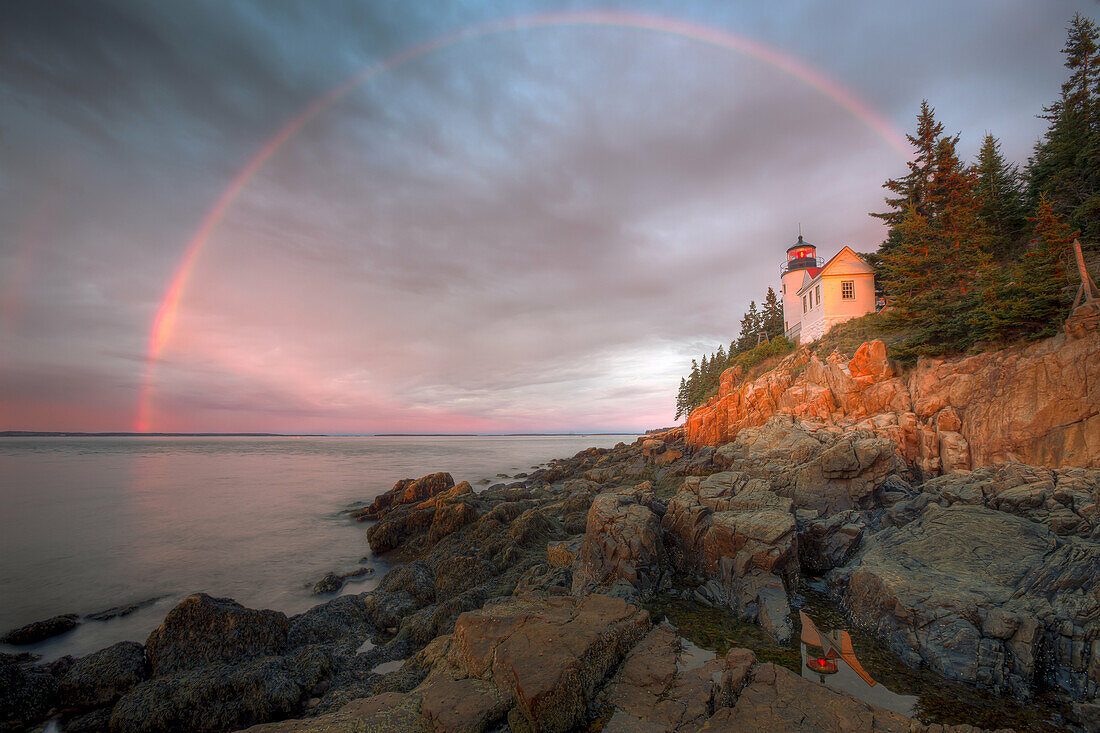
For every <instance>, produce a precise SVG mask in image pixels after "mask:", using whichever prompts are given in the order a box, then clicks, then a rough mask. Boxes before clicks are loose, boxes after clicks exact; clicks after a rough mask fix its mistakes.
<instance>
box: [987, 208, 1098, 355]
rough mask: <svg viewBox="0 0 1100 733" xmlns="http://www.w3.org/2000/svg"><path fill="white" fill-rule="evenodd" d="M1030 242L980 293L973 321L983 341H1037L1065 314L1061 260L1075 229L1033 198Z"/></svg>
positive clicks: (1066, 300) (1067, 296) (1065, 281)
mask: <svg viewBox="0 0 1100 733" xmlns="http://www.w3.org/2000/svg"><path fill="white" fill-rule="evenodd" d="M1031 221H1032V222H1034V225H1035V227H1034V229H1033V230H1032V240H1031V242H1030V243H1029V244H1028V246H1027V250H1026V252H1024V254H1023V256H1022V257H1020V259H1019V260H1018V261H1017V262H1015V263H1014V265H1013V266H1012V268H1011V269H1010V270H1009V271H1008V273H1007V275H1005V276H1002V277H1001V278H999V279H998V280H997V281H996V282H995V284H994V287H992V288H990V290H989V291H988V292H987V293H986V294H985V298H984V299H983V303H982V309H981V311H980V312H979V314H978V316H977V317H976V319H975V323H976V324H978V325H979V326H980V328H981V335H982V338H984V339H996V340H1005V339H1014V338H1020V337H1026V338H1041V337H1044V336H1050V335H1052V334H1054V333H1056V332H1057V330H1058V327H1059V325H1060V324H1061V323H1062V321H1063V320H1064V319H1065V317H1066V315H1067V314H1068V312H1069V305H1070V294H1069V293H1068V292H1067V290H1066V285H1067V284H1068V282H1069V280H1068V278H1067V275H1066V259H1067V257H1068V255H1069V252H1070V246H1071V244H1072V242H1073V239H1074V237H1076V236H1078V233H1077V232H1076V231H1073V230H1071V229H1070V227H1069V225H1068V224H1066V222H1065V221H1063V220H1062V218H1061V217H1060V216H1058V215H1057V214H1056V213H1055V212H1054V207H1053V205H1052V204H1051V203H1050V201H1049V200H1048V199H1047V197H1046V195H1045V194H1044V195H1041V196H1040V198H1039V207H1038V210H1037V211H1036V213H1035V216H1034V217H1032V218H1031Z"/></svg>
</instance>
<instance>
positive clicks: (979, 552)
mask: <svg viewBox="0 0 1100 733" xmlns="http://www.w3.org/2000/svg"><path fill="white" fill-rule="evenodd" d="M1097 567H1100V544H1098V543H1095V542H1091V541H1085V540H1080V539H1078V538H1075V537H1070V538H1061V537H1059V536H1057V535H1056V534H1054V533H1053V532H1051V531H1050V529H1048V528H1047V527H1045V526H1043V525H1041V524H1038V523H1036V522H1031V521H1028V520H1026V519H1023V518H1021V517H1018V516H1013V515H1010V514H1007V513H1005V512H1000V511H995V510H992V509H989V508H987V507H985V506H977V505H971V504H962V503H958V504H954V505H952V506H949V507H947V508H943V507H941V506H939V505H938V504H936V503H932V502H928V503H926V504H924V506H923V508H922V509H921V510H920V511H919V512H918V513H916V515H915V518H913V519H912V521H909V522H908V523H906V524H904V525H903V526H901V527H890V528H887V529H884V530H882V531H880V532H877V533H874V534H873V535H870V536H868V537H866V538H865V539H864V542H863V545H862V547H861V548H860V549H859V551H858V552H857V553H856V556H855V557H854V558H853V560H852V562H851V563H850V564H848V565H847V566H845V567H843V568H839V569H837V570H833V571H832V572H831V573H830V574H829V575H828V582H829V584H830V586H831V587H832V589H833V591H834V592H835V593H837V594H838V595H840V597H841V599H842V600H843V602H844V604H845V606H846V607H847V608H848V609H849V611H850V615H851V618H852V620H853V621H854V622H855V623H856V624H857V625H860V626H862V627H864V628H866V629H869V630H871V631H872V632H874V633H876V634H878V635H879V636H881V637H883V638H884V639H886V640H887V641H888V642H889V644H890V645H891V647H892V648H893V649H894V651H895V652H896V653H898V654H899V655H900V656H901V657H902V658H903V659H904V660H906V661H907V662H909V663H910V664H912V665H914V666H917V665H924V666H927V667H930V668H931V669H932V670H934V671H935V672H937V673H938V674H940V675H942V676H944V677H947V678H948V679H956V680H962V681H964V682H969V683H972V684H978V685H981V686H983V687H987V688H991V689H994V690H996V691H998V692H1009V693H1012V694H1014V695H1016V696H1018V697H1024V698H1027V697H1029V696H1030V695H1031V694H1032V692H1033V690H1034V689H1035V688H1036V687H1037V686H1039V685H1040V684H1043V685H1047V686H1050V687H1053V688H1059V689H1061V690H1063V691H1064V692H1065V693H1066V694H1068V695H1070V696H1071V697H1073V698H1075V699H1090V698H1093V697H1095V696H1096V694H1097V691H1098V683H1100V679H1098V677H1100V664H1098V663H1097V662H1096V661H1095V654H1096V653H1097V651H1100V645H1098V644H1097V643H1096V640H1097V638H1098V637H1100V576H1098V575H1097V573H1096V568H1097Z"/></svg>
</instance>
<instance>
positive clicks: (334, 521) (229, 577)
mask: <svg viewBox="0 0 1100 733" xmlns="http://www.w3.org/2000/svg"><path fill="white" fill-rule="evenodd" d="M633 437H634V436H608V435H593V436H583V435H582V436H508V437H472V436H446V437H435V436H432V437H302V438H295V437H261V438H253V437H124V438H106V437H81V438H60V437H58V438H0V634H2V633H4V632H6V631H7V630H8V629H11V628H14V627H18V626H21V625H23V624H26V623H29V622H32V621H37V620H40V619H44V618H48V617H51V616H56V615H59V614H64V613H75V614H80V615H81V616H85V615H88V614H93V613H96V612H99V611H102V610H104V609H109V608H113V607H118V606H124V605H129V604H138V603H142V602H145V601H148V600H150V599H156V600H155V601H154V602H152V603H149V604H148V605H145V606H143V607H142V608H140V609H139V610H137V611H135V612H133V613H130V614H128V615H126V616H122V617H117V618H114V619H111V620H108V621H85V622H84V623H82V624H81V625H80V626H78V627H77V628H76V629H75V630H74V631H72V632H69V633H68V634H64V635H62V636H60V637H56V638H54V639H51V640H48V641H45V642H42V643H41V644H37V645H34V646H30V647H18V648H15V647H4V646H3V645H0V650H2V651H16V650H17V649H18V650H24V651H32V652H35V653H38V654H42V655H43V656H44V658H45V659H54V658H57V657H59V656H62V655H64V654H73V655H81V654H86V653H89V652H91V651H95V650H96V649H100V648H102V647H104V646H107V645H109V644H112V643H114V642H117V641H122V640H126V639H132V640H135V641H142V642H143V641H144V640H145V638H146V636H148V634H149V632H150V631H152V630H153V629H154V628H155V627H156V626H157V625H158V624H159V623H160V622H161V620H162V619H163V618H164V615H165V614H166V613H167V612H168V611H169V610H170V609H171V608H172V607H173V606H174V605H175V604H176V603H178V602H179V600H180V599H182V598H183V597H185V596H186V595H188V594H190V593H193V592H196V591H204V592H206V593H210V594H211V595H215V596H228V597H230V598H233V599H235V600H237V601H238V602H240V603H243V604H244V605H246V606H250V607H253V608H274V609H278V610H280V611H283V612H285V613H288V614H293V613H300V612H301V611H304V610H306V609H307V608H309V607H310V606H312V605H314V604H316V603H319V602H323V601H324V600H326V598H324V597H317V596H313V595H312V594H311V589H312V586H313V584H314V583H315V582H316V581H318V580H320V579H321V577H322V576H324V575H325V573H327V572H329V571H339V572H345V571H348V570H352V569H355V568H357V567H359V566H360V562H361V561H363V560H364V558H365V562H364V564H366V565H368V566H371V567H373V568H374V569H375V570H374V573H373V575H371V576H369V577H368V578H367V579H365V580H363V581H361V582H350V583H348V584H347V585H346V586H345V587H344V590H343V591H342V592H344V593H360V592H363V591H365V590H369V589H370V588H371V587H373V586H374V585H375V584H376V583H377V581H378V579H380V578H381V576H382V575H384V574H385V571H386V568H387V565H386V563H385V562H384V559H376V558H373V557H371V556H370V550H369V547H368V546H367V541H366V531H365V529H366V528H365V526H364V525H361V524H356V523H355V522H352V521H349V520H348V519H347V517H346V516H344V515H342V514H341V511H342V510H343V509H345V508H347V507H348V506H349V505H352V504H353V503H355V502H362V501H369V500H371V499H373V498H374V497H375V496H377V495H379V494H381V493H383V492H385V491H387V490H389V489H390V488H391V487H392V486H393V484H394V483H395V482H397V481H398V480H399V479H402V478H408V477H419V476H423V475H425V474H429V473H434V472H436V471H448V472H450V473H451V475H452V476H454V479H455V481H456V482H458V481H462V480H468V481H470V483H471V484H473V485H474V488H475V490H480V489H482V488H485V487H487V486H488V485H489V484H488V483H484V479H488V480H489V481H490V482H491V483H497V482H500V481H507V479H504V478H500V477H499V476H498V475H499V474H506V475H507V476H509V477H512V476H514V475H515V474H517V473H522V472H529V471H530V470H531V469H532V467H533V466H538V465H540V464H544V463H545V462H547V461H549V460H550V459H552V458H562V457H566V456H571V455H573V454H574V453H576V452H578V451H580V450H583V449H585V448H588V447H591V446H600V447H611V446H613V445H615V444H616V443H619V442H620V441H626V442H630V441H631V440H633Z"/></svg>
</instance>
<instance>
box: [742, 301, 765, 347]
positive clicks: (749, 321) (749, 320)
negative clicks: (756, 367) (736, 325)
mask: <svg viewBox="0 0 1100 733" xmlns="http://www.w3.org/2000/svg"><path fill="white" fill-rule="evenodd" d="M759 332H760V311H759V310H757V308H756V301H755V300H751V301H749V309H748V311H746V313H745V315H744V316H742V317H741V335H740V337H739V338H738V339H737V349H738V351H748V350H749V349H751V348H754V347H755V346H756V340H757V334H758V333H759Z"/></svg>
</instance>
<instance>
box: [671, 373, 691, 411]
mask: <svg viewBox="0 0 1100 733" xmlns="http://www.w3.org/2000/svg"><path fill="white" fill-rule="evenodd" d="M689 409H690V406H689V405H688V386H687V380H686V379H684V378H683V377H680V389H679V390H677V392H676V416H675V417H674V418H672V419H673V420H679V419H680V416H681V415H683V414H684V413H686V412H687V411H688V410H689Z"/></svg>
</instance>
